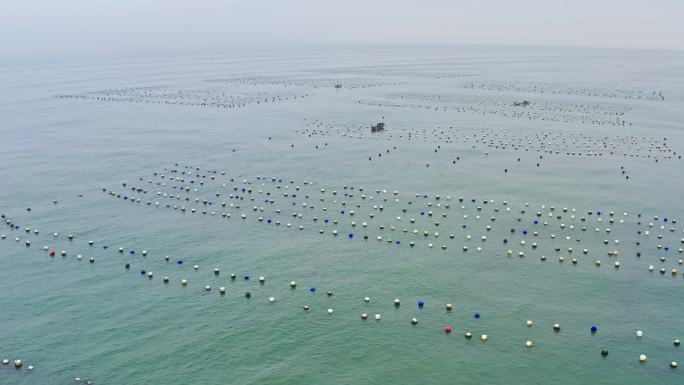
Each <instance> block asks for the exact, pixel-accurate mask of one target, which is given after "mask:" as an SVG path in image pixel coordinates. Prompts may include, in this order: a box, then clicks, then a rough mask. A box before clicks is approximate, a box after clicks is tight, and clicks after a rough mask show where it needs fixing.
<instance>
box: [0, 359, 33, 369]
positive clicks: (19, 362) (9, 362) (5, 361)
mask: <svg viewBox="0 0 684 385" xmlns="http://www.w3.org/2000/svg"><path fill="white" fill-rule="evenodd" d="M2 365H3V366H9V365H13V366H14V367H15V368H17V369H21V368H22V367H24V362H23V361H22V360H21V359H18V358H17V359H15V360H13V361H12V360H10V359H9V358H3V359H2ZM26 369H28V370H33V369H35V367H34V366H33V365H28V366H26Z"/></svg>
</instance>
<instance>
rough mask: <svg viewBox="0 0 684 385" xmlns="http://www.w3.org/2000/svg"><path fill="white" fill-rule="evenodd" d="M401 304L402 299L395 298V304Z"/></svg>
mask: <svg viewBox="0 0 684 385" xmlns="http://www.w3.org/2000/svg"><path fill="white" fill-rule="evenodd" d="M399 305H401V301H399V298H397V299H395V300H394V306H399Z"/></svg>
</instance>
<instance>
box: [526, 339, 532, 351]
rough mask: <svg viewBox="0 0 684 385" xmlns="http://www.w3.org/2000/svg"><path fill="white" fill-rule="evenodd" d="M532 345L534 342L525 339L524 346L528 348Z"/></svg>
mask: <svg viewBox="0 0 684 385" xmlns="http://www.w3.org/2000/svg"><path fill="white" fill-rule="evenodd" d="M532 346H534V343H532V341H525V347H527V348H528V349H529V348H531V347H532Z"/></svg>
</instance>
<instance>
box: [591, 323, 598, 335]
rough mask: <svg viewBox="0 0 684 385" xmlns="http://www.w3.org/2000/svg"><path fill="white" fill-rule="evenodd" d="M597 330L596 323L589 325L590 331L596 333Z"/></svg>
mask: <svg viewBox="0 0 684 385" xmlns="http://www.w3.org/2000/svg"><path fill="white" fill-rule="evenodd" d="M597 331H598V326H596V325H591V332H592V333H596V332H597Z"/></svg>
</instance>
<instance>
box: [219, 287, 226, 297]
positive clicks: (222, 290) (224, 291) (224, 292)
mask: <svg viewBox="0 0 684 385" xmlns="http://www.w3.org/2000/svg"><path fill="white" fill-rule="evenodd" d="M219 293H221V295H223V294H226V288H225V287H223V286H221V287H219Z"/></svg>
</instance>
